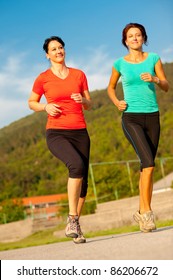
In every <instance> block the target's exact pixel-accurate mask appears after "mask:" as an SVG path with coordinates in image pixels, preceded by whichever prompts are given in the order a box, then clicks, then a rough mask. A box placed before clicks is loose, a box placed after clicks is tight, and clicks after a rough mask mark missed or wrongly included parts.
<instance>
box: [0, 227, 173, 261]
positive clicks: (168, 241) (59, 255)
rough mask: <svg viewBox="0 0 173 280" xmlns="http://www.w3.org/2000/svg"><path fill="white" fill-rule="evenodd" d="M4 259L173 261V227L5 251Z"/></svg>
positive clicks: (2, 255) (1, 253)
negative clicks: (81, 241) (83, 241)
mask: <svg viewBox="0 0 173 280" xmlns="http://www.w3.org/2000/svg"><path fill="white" fill-rule="evenodd" d="M0 259H1V260H173V226H170V227H164V228H159V229H158V230H156V231H153V232H152V233H141V232H133V233H127V234H118V235H111V236H110V235H109V236H102V237H95V238H90V239H88V240H87V243H85V244H80V245H76V244H74V243H73V242H72V241H67V242H59V243H55V244H50V245H44V246H36V247H29V248H23V249H16V250H9V251H1V252H0Z"/></svg>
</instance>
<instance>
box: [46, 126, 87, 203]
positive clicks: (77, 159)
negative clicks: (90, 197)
mask: <svg viewBox="0 0 173 280" xmlns="http://www.w3.org/2000/svg"><path fill="white" fill-rule="evenodd" d="M46 140H47V146H48V148H49V150H50V151H51V153H52V154H53V155H54V156H55V157H57V158H58V159H60V160H61V161H62V162H63V163H64V164H65V165H66V167H67V168H68V170H69V177H70V178H83V181H82V188H81V194H80V197H85V196H86V194H87V188H88V168H89V154H90V138H89V135H88V132H87V130H86V129H75V130H64V129H48V130H47V131H46Z"/></svg>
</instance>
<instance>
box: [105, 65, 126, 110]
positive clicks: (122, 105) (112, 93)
mask: <svg viewBox="0 0 173 280" xmlns="http://www.w3.org/2000/svg"><path fill="white" fill-rule="evenodd" d="M119 78H120V74H119V72H117V71H116V69H115V68H114V67H112V74H111V77H110V81H109V85H108V88H107V93H108V96H109V98H110V99H111V101H112V102H113V104H114V105H115V106H116V107H117V108H118V110H119V111H124V110H125V109H126V107H127V104H126V102H125V100H119V99H118V98H117V96H116V86H117V83H118V80H119Z"/></svg>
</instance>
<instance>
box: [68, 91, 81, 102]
mask: <svg viewBox="0 0 173 280" xmlns="http://www.w3.org/2000/svg"><path fill="white" fill-rule="evenodd" d="M71 98H72V99H73V100H74V101H75V102H76V103H83V97H82V95H81V94H80V93H72V95H71Z"/></svg>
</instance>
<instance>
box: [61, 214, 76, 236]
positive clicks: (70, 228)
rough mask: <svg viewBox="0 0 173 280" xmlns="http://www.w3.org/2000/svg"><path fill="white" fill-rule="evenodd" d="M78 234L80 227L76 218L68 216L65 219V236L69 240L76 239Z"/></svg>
mask: <svg viewBox="0 0 173 280" xmlns="http://www.w3.org/2000/svg"><path fill="white" fill-rule="evenodd" d="M79 232H80V225H79V219H78V216H71V215H69V216H68V218H67V226H66V229H65V235H66V236H67V237H71V238H77V237H78V235H79Z"/></svg>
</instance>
